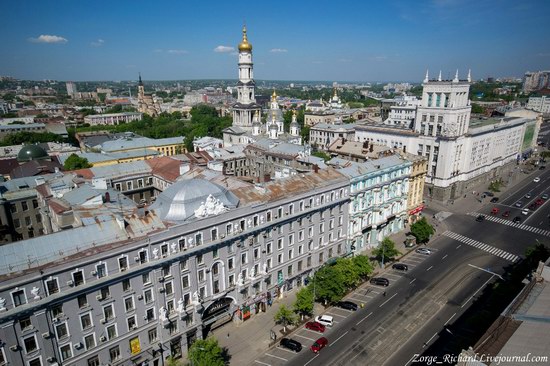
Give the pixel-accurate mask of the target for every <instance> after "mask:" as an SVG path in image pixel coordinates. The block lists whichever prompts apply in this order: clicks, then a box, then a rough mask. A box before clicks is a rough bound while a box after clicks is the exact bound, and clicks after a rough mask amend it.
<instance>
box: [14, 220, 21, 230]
mask: <svg viewBox="0 0 550 366" xmlns="http://www.w3.org/2000/svg"><path fill="white" fill-rule="evenodd" d="M13 226H15V228H16V229H18V228H20V227H21V222H20V221H19V219H13Z"/></svg>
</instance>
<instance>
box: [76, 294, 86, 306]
mask: <svg viewBox="0 0 550 366" xmlns="http://www.w3.org/2000/svg"><path fill="white" fill-rule="evenodd" d="M86 306H88V298H87V297H86V295H79V296H78V307H79V308H81V309H82V308H85V307H86Z"/></svg>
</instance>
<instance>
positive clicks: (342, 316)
mask: <svg viewBox="0 0 550 366" xmlns="http://www.w3.org/2000/svg"><path fill="white" fill-rule="evenodd" d="M326 314H329V315H332V316H339V317H340V318H347V316H345V315H340V314H335V313H329V312H328V311H327V312H326Z"/></svg>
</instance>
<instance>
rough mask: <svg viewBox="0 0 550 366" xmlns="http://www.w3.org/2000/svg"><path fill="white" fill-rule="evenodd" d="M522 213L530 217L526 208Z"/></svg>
mask: <svg viewBox="0 0 550 366" xmlns="http://www.w3.org/2000/svg"><path fill="white" fill-rule="evenodd" d="M521 213H522V214H524V215H529V210H528V209H526V208H524V209H523V210H521Z"/></svg>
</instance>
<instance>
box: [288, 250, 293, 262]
mask: <svg viewBox="0 0 550 366" xmlns="http://www.w3.org/2000/svg"><path fill="white" fill-rule="evenodd" d="M293 257H294V249H291V250H289V251H288V260H291V259H292V258H293Z"/></svg>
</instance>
